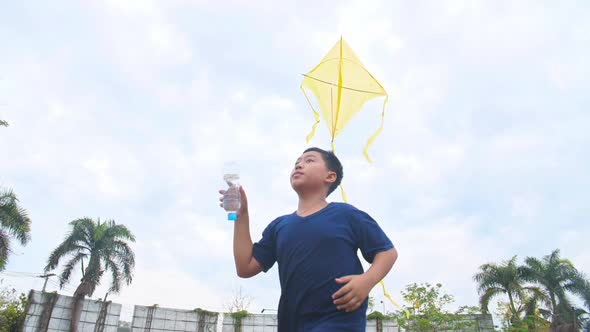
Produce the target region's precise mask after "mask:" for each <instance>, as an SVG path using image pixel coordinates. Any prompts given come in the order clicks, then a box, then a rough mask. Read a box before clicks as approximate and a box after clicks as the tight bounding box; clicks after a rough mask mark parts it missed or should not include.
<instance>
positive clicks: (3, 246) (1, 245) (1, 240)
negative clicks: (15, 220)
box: [0, 228, 10, 271]
mask: <svg viewBox="0 0 590 332" xmlns="http://www.w3.org/2000/svg"><path fill="white" fill-rule="evenodd" d="M9 252H10V237H8V234H6V233H5V232H4V230H2V229H1V228H0V271H3V270H4V268H5V267H6V263H7V262H8V253H9Z"/></svg>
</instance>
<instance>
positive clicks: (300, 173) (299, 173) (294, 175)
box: [292, 172, 303, 177]
mask: <svg viewBox="0 0 590 332" xmlns="http://www.w3.org/2000/svg"><path fill="white" fill-rule="evenodd" d="M298 175H303V172H295V173H293V175H292V177H296V176H298Z"/></svg>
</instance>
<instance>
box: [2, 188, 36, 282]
mask: <svg viewBox="0 0 590 332" xmlns="http://www.w3.org/2000/svg"><path fill="white" fill-rule="evenodd" d="M18 202H19V201H18V198H17V197H16V195H15V194H14V193H13V192H12V191H11V190H0V271H2V270H4V268H5V267H6V263H7V262H8V256H9V254H10V252H11V249H10V237H14V238H16V239H17V240H18V242H19V243H20V244H21V245H23V246H24V245H26V244H27V243H28V242H29V240H30V239H31V219H29V217H28V215H27V212H26V211H25V209H23V208H22V207H21V206H20V205H19V203H18Z"/></svg>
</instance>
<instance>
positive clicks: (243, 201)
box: [219, 186, 248, 217]
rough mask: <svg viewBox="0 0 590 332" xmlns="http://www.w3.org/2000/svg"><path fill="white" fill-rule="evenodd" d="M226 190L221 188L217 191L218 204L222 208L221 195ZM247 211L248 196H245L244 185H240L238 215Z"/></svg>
mask: <svg viewBox="0 0 590 332" xmlns="http://www.w3.org/2000/svg"><path fill="white" fill-rule="evenodd" d="M225 192H226V190H225V189H221V190H219V193H220V194H221V196H220V197H219V202H220V203H219V206H220V207H221V208H223V195H225ZM247 213H248V198H247V197H246V192H245V191H244V187H242V186H240V210H238V217H240V216H242V215H246V214H247Z"/></svg>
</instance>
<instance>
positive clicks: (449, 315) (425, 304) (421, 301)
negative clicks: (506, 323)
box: [393, 283, 479, 332]
mask: <svg viewBox="0 0 590 332" xmlns="http://www.w3.org/2000/svg"><path fill="white" fill-rule="evenodd" d="M402 297H403V299H404V301H405V302H406V305H404V309H406V310H407V311H408V312H410V317H409V318H408V317H406V315H405V313H404V312H403V311H399V312H397V313H395V314H393V318H394V319H396V320H397V322H398V324H399V327H400V328H402V329H404V330H409V331H417V332H420V331H441V330H450V331H456V330H461V329H466V328H469V327H470V326H473V324H474V323H473V322H470V321H466V320H464V318H465V315H466V314H474V313H476V312H478V311H479V310H478V308H476V307H461V308H459V310H457V311H456V312H449V311H447V310H445V307H446V306H447V305H449V304H451V303H453V302H454V298H453V296H452V295H450V294H446V293H443V292H442V285H441V284H440V283H438V284H436V285H434V286H433V285H431V284H429V283H423V284H416V283H413V284H410V285H407V286H406V288H405V290H404V291H402Z"/></svg>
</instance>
